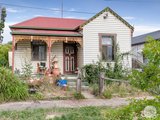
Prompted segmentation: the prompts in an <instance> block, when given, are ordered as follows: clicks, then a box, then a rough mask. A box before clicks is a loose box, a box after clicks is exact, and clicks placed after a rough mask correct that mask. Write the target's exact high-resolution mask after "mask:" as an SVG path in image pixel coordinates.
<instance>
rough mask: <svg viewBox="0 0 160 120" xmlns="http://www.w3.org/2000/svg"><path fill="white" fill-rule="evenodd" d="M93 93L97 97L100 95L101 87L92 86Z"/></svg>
mask: <svg viewBox="0 0 160 120" xmlns="http://www.w3.org/2000/svg"><path fill="white" fill-rule="evenodd" d="M91 92H92V94H93V95H95V96H98V95H99V86H98V84H93V85H91Z"/></svg>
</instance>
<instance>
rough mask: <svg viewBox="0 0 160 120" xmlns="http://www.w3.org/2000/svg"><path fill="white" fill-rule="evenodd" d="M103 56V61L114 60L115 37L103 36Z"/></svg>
mask: <svg viewBox="0 0 160 120" xmlns="http://www.w3.org/2000/svg"><path fill="white" fill-rule="evenodd" d="M100 47H101V55H102V60H107V61H112V60H114V36H107V35H102V36H101V46H100Z"/></svg>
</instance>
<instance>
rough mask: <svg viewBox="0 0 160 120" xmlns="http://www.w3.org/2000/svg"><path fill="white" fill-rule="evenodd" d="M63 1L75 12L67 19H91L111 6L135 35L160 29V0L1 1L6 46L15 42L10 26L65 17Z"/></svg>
mask: <svg viewBox="0 0 160 120" xmlns="http://www.w3.org/2000/svg"><path fill="white" fill-rule="evenodd" d="M62 1H63V10H64V11H71V12H63V17H64V18H78V19H89V18H91V17H92V16H93V15H95V14H96V13H98V12H100V11H101V10H103V9H104V8H106V7H110V8H111V9H112V10H114V11H115V12H116V13H117V14H119V15H120V16H121V17H123V18H124V19H125V20H126V21H127V22H129V23H130V24H131V25H132V26H134V28H135V30H134V34H133V36H138V35H141V34H144V33H148V32H152V31H156V30H160V15H159V13H160V7H159V6H160V0H0V6H1V7H6V9H7V17H6V22H5V29H4V34H3V36H4V40H3V43H7V42H8V41H11V40H12V39H11V35H10V29H9V26H10V25H13V24H16V23H18V22H22V21H24V20H27V19H31V18H33V17H37V16H47V17H61V11H60V10H61V8H62ZM20 6H21V7H20ZM25 6H28V7H25ZM76 11H78V12H83V13H77V12H76Z"/></svg>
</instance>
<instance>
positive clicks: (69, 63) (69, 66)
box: [64, 43, 77, 73]
mask: <svg viewBox="0 0 160 120" xmlns="http://www.w3.org/2000/svg"><path fill="white" fill-rule="evenodd" d="M76 57H77V54H76V46H75V44H66V43H64V73H74V72H75V69H76V65H77V62H76Z"/></svg>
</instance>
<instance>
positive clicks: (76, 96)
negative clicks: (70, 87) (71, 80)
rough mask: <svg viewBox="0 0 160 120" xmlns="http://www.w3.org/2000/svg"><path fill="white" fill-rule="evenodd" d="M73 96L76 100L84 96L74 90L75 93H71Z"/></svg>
mask: <svg viewBox="0 0 160 120" xmlns="http://www.w3.org/2000/svg"><path fill="white" fill-rule="evenodd" d="M73 96H74V98H75V99H77V100H79V99H85V97H84V96H83V95H82V94H81V93H77V92H75V93H74V94H73Z"/></svg>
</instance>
